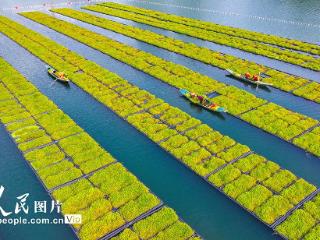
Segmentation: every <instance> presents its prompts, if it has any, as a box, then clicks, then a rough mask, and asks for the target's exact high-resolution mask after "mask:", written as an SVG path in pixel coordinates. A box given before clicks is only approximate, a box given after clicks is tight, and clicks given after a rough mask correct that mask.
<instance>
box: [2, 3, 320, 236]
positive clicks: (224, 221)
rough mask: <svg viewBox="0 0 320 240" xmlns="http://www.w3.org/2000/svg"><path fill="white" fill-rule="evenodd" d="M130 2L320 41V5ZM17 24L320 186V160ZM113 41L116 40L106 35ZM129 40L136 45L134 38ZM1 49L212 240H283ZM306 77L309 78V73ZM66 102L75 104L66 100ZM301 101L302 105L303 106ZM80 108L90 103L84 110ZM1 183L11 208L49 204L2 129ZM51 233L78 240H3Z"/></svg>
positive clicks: (26, 231) (7, 230) (9, 47)
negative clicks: (26, 197)
mask: <svg viewBox="0 0 320 240" xmlns="http://www.w3.org/2000/svg"><path fill="white" fill-rule="evenodd" d="M48 2H50V3H51V4H58V3H61V2H62V1H40V0H34V1H27V3H26V1H22V0H11V1H10V0H2V1H1V3H0V8H15V7H18V8H19V9H21V8H24V7H28V6H31V5H37V4H43V3H48ZM123 2H124V1H123ZM127 3H130V4H133V5H137V6H143V7H148V8H152V9H158V10H163V11H166V12H171V13H175V14H179V15H185V16H189V17H193V18H199V19H203V20H207V21H215V22H218V23H221V24H225V25H232V26H238V27H243V28H247V29H252V30H255V31H261V32H267V33H273V34H278V35H282V36H287V37H292V38H298V39H302V40H305V41H309V42H319V41H320V40H319V36H320V26H318V24H319V22H320V21H319V16H320V3H319V1H303V2H302V1H276V0H271V1H266V0H265V1H259V2H257V1H253V0H251V1H249V0H246V1H245V0H241V1H217V0H213V1H209V0H207V1H204V0H202V1H191V0H189V1H170V2H169V1H167V2H166V1H161V5H159V4H157V2H156V1H154V2H151V1H150V2H149V3H142V2H138V1H130V2H127ZM73 5H76V4H73ZM35 7H37V6H35ZM4 12H5V14H11V12H12V11H11V10H5V11H4ZM258 17H261V18H258ZM16 19H17V20H19V21H23V22H25V23H27V24H28V26H29V27H30V28H35V29H39V32H41V33H42V34H45V35H47V36H50V37H51V38H53V39H54V40H55V41H57V42H59V43H60V44H64V45H65V46H67V47H69V48H71V49H72V50H74V51H77V52H79V53H80V54H82V55H84V56H86V57H87V58H88V59H90V60H94V61H96V62H97V63H98V64H100V65H102V66H104V67H106V68H108V69H110V70H112V71H114V72H116V73H118V74H119V75H121V76H123V77H125V78H126V79H128V80H129V81H130V82H132V83H133V84H136V85H138V86H139V87H141V88H144V89H146V90H148V91H150V92H152V93H153V94H155V95H157V96H158V97H160V98H163V99H164V100H166V101H167V102H169V103H170V104H172V105H175V106H177V107H179V108H181V109H182V110H184V111H186V112H188V113H189V114H191V115H192V116H194V117H196V118H199V119H201V120H202V121H204V122H205V123H207V124H209V125H210V126H212V127H214V128H215V129H217V130H219V131H221V132H222V133H224V134H227V135H229V136H231V137H233V138H235V139H236V140H238V141H240V142H241V143H245V144H248V145H249V146H250V147H251V148H252V149H253V150H255V151H256V152H258V153H260V154H262V155H264V156H266V157H268V158H269V159H271V160H273V161H275V162H277V163H279V164H280V165H282V166H283V167H285V168H287V169H290V170H291V171H293V172H294V173H296V174H297V175H298V176H301V177H303V178H305V179H307V180H309V181H311V182H312V183H314V184H316V185H318V186H319V185H320V177H319V174H318V172H319V171H318V170H319V168H320V161H319V159H318V158H315V157H313V156H310V155H308V154H307V155H306V154H305V153H304V152H303V151H301V150H299V149H298V148H296V147H293V146H291V145H290V144H287V143H284V142H283V141H281V140H279V139H278V138H275V137H273V136H271V135H269V134H266V133H264V132H262V131H260V130H259V129H256V128H254V127H252V126H250V125H248V124H245V123H243V122H241V121H239V120H237V119H234V118H232V117H229V116H227V117H226V118H225V119H220V118H218V117H216V116H215V115H213V114H210V113H208V112H205V111H199V109H197V108H190V105H189V104H188V103H187V102H186V101H184V100H183V99H181V98H179V97H177V96H176V93H175V92H176V90H175V89H174V88H171V87H169V86H167V85H166V84H163V83H161V82H160V81H158V80H156V79H153V78H151V77H150V76H147V75H146V74H143V73H141V72H139V71H137V70H135V69H133V68H131V67H129V66H127V65H125V64H123V63H120V62H118V61H115V60H113V59H111V58H109V57H107V56H105V55H103V54H101V53H99V52H97V51H95V50H92V49H90V48H88V47H84V46H83V45H82V44H79V43H76V42H75V41H73V40H71V39H69V38H67V37H63V36H62V35H60V34H57V33H54V32H53V31H51V30H49V29H47V28H45V27H40V26H39V25H38V24H35V23H31V22H28V21H27V20H25V19H23V18H21V17H19V18H16ZM279 19H282V20H285V21H280V20H279ZM40 29H41V30H40ZM105 34H106V35H108V34H110V33H106V32H105ZM110 36H111V35H110ZM127 41H128V43H132V41H131V40H130V39H127ZM134 45H135V47H139V48H142V49H144V50H150V52H153V53H155V51H157V49H155V48H152V47H148V46H147V45H146V44H141V43H139V42H136V43H134ZM0 49H1V50H0V55H1V56H2V57H4V58H5V59H6V60H7V61H9V62H10V63H11V64H12V65H13V66H14V67H15V68H17V69H18V70H19V71H21V72H22V73H23V74H24V75H25V76H26V77H27V78H28V79H29V80H30V81H32V82H33V83H34V84H35V85H36V86H37V87H38V88H39V89H40V90H41V91H42V92H43V93H44V94H46V95H47V96H49V98H51V99H52V100H53V101H54V102H55V103H56V104H58V106H59V107H60V108H61V109H63V110H64V111H65V112H66V113H67V114H69V115H70V116H71V117H72V118H73V119H74V120H75V121H76V122H77V123H78V124H79V125H80V126H81V127H83V128H84V129H85V130H86V131H87V132H88V133H89V134H90V135H91V136H92V137H93V138H95V140H96V141H97V142H99V143H100V144H101V145H102V146H103V147H104V148H105V149H106V150H107V151H109V152H110V153H111V154H113V155H114V156H115V157H116V158H117V159H118V160H119V161H120V162H122V163H123V164H124V165H125V166H126V167H127V168H128V169H129V170H130V171H132V172H133V173H134V174H135V175H136V176H137V177H139V178H140V179H141V180H142V181H143V182H144V183H145V184H146V185H147V186H148V187H149V188H151V190H152V191H153V192H155V194H157V195H158V196H159V197H160V198H161V199H163V200H164V202H165V203H166V204H168V205H169V206H170V207H173V208H174V209H175V210H176V211H177V212H178V214H179V215H180V216H181V217H182V218H183V219H184V220H185V221H186V222H187V223H188V224H190V225H191V226H192V227H193V228H194V229H195V230H196V231H198V232H199V233H200V234H201V235H202V236H203V237H204V238H205V239H257V236H259V239H277V237H276V236H275V235H273V234H272V231H271V230H270V229H268V228H267V227H266V226H265V225H264V224H262V223H260V222H259V221H257V220H256V219H254V218H253V217H252V216H250V215H249V214H248V213H246V212H245V211H243V210H242V209H240V208H239V207H238V206H237V205H235V204H233V203H232V202H230V201H229V200H228V199H227V198H226V197H224V196H223V195H222V194H220V193H219V192H218V191H215V190H214V189H213V188H212V187H210V186H209V185H208V184H207V183H205V182H204V181H203V180H201V179H200V178H199V177H197V176H196V175H195V174H193V173H192V172H191V171H190V170H189V169H187V168H185V167H184V166H182V165H181V164H180V163H179V162H178V161H176V160H175V159H174V158H173V157H171V156H170V155H169V154H167V153H166V152H164V151H163V150H162V149H161V148H159V147H158V146H156V145H155V144H154V143H152V142H151V141H150V140H149V139H147V138H146V137H145V136H144V135H142V134H141V133H139V132H138V131H136V130H135V129H134V128H132V127H131V126H130V125H129V124H127V123H126V122H124V121H123V120H121V119H120V118H119V117H117V116H116V115H115V114H113V113H112V112H111V111H110V110H108V109H106V108H105V107H104V106H102V105H101V104H99V103H98V102H96V101H95V100H93V98H92V97H90V96H88V95H87V94H85V93H84V92H83V91H82V90H81V89H78V88H77V87H76V86H74V85H72V86H71V88H64V87H63V86H61V85H59V84H55V85H54V86H52V87H50V83H51V81H52V80H51V79H50V78H49V77H48V76H47V74H46V69H45V68H44V63H43V62H41V61H40V60H38V59H37V58H35V57H34V56H32V55H31V54H29V53H28V52H27V51H25V50H24V49H22V48H21V47H19V46H18V45H17V44H15V43H13V42H12V41H10V40H8V39H7V38H6V37H4V36H2V35H0ZM160 54H161V51H160ZM170 57H171V58H172V59H174V58H177V59H178V60H179V61H182V62H180V63H183V59H182V60H181V58H180V57H179V56H177V55H172V56H170ZM26 59H28V64H26ZM172 59H171V60H172ZM187 61H188V60H187V59H185V64H188V63H187ZM199 67H200V65H199ZM212 69H213V68H212ZM292 71H294V69H293V70H292ZM303 74H306V75H307V74H308V73H307V72H305V73H303ZM213 76H214V77H216V78H219V72H218V71H215V72H214V73H213ZM261 94H266V93H261ZM269 96H271V95H269ZM262 97H263V96H262ZM265 97H267V95H265ZM66 98H68V101H65V99H66ZM297 101H299V102H300V100H299V99H298V100H297ZM79 102H81V103H82V104H81V105H80V104H79ZM286 102H288V98H287V97H286V96H283V101H282V102H280V103H279V104H281V103H282V104H286ZM83 106H86V107H83ZM313 109H314V106H313V105H308V104H306V105H304V106H301V108H300V110H301V111H305V112H306V113H307V112H308V113H310V114H316V115H315V116H314V117H316V116H318V115H317V113H318V110H317V109H316V110H315V111H313ZM314 112H315V113H314ZM266 146H267V147H266ZM13 179H14V180H13ZM0 184H2V185H4V186H5V187H6V192H5V195H6V196H7V197H3V198H1V200H0V205H1V206H3V207H7V206H10V205H11V204H12V202H13V201H14V198H15V197H16V196H17V195H21V194H23V193H25V192H29V193H30V195H31V196H32V198H31V200H33V199H41V200H48V199H49V198H48V196H47V195H46V192H45V190H44V189H43V188H42V186H41V185H40V184H39V183H38V180H37V178H36V177H35V176H34V174H33V173H32V171H31V169H29V167H28V165H27V164H26V163H25V161H24V159H23V157H22V156H21V154H20V153H19V151H18V150H17V148H16V147H15V144H14V143H13V142H12V140H11V139H10V138H9V136H8V134H7V133H6V132H5V130H4V128H3V126H1V128H0ZM29 217H32V216H29ZM51 217H52V216H51ZM44 234H45V236H46V239H75V236H74V235H73V233H72V231H71V229H70V228H69V227H68V226H64V225H56V226H53V225H43V226H40V225H33V226H30V225H29V226H16V227H8V226H4V225H0V239H6V240H16V239H26V240H29V239H30V240H31V239H33V240H37V239H39V240H40V239H43V236H44Z"/></svg>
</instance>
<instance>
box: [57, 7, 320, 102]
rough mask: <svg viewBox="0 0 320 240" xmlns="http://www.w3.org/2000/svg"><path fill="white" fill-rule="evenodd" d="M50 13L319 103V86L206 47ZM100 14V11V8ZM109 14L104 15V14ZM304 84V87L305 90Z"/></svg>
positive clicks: (65, 12)
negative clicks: (260, 77) (255, 78)
mask: <svg viewBox="0 0 320 240" xmlns="http://www.w3.org/2000/svg"><path fill="white" fill-rule="evenodd" d="M92 7H94V8H95V9H96V8H99V9H100V8H102V7H98V6H90V7H88V8H89V9H91V8H92ZM52 11H53V12H56V13H59V14H62V15H65V16H68V17H72V18H75V19H78V20H80V21H84V22H87V23H90V24H93V25H96V26H99V27H102V28H105V29H108V30H111V31H114V32H118V33H121V34H124V35H126V36H129V37H132V38H135V39H138V40H141V41H144V42H146V43H149V44H152V45H155V46H157V47H161V48H164V49H167V50H169V51H173V52H176V53H179V54H182V55H185V56H188V57H191V58H194V59H196V60H199V61H201V62H204V63H207V64H211V65H213V66H216V67H219V68H222V69H232V70H234V71H238V72H240V73H244V72H248V71H249V72H251V73H252V74H256V73H258V72H265V73H267V74H268V76H267V77H265V78H264V81H266V82H270V83H273V85H274V87H277V88H279V89H281V90H283V91H289V92H290V91H293V90H294V94H295V95H297V96H301V97H304V98H306V99H309V100H312V101H315V102H319V103H320V92H319V91H317V90H318V88H319V87H320V84H319V83H316V82H311V81H309V80H307V79H304V78H301V77H297V76H293V75H290V74H286V73H283V72H280V71H277V70H275V69H271V68H268V67H266V66H262V65H258V64H256V63H254V62H250V61H246V60H243V59H240V58H237V57H234V56H231V55H227V54H222V53H220V52H216V51H213V50H211V49H208V48H204V47H199V46H197V45H195V44H191V43H187V42H183V41H180V40H177V39H174V38H170V37H166V36H164V35H160V34H157V33H154V32H151V31H148V30H142V29H139V28H137V27H133V26H129V25H124V24H121V23H117V22H115V21H111V20H108V19H106V18H101V17H97V16H94V15H90V14H88V13H84V12H80V11H76V10H73V9H69V8H62V9H54V10H52ZM101 11H103V8H102V10H101ZM104 13H106V12H104ZM111 13H112V12H111ZM111 13H110V12H107V14H111ZM308 83H310V84H308ZM306 84H308V85H307V87H305V85H306Z"/></svg>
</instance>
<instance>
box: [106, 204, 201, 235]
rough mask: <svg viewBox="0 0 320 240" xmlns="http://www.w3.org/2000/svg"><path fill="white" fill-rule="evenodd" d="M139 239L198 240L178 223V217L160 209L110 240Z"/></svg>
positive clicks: (169, 210) (183, 224)
mask: <svg viewBox="0 0 320 240" xmlns="http://www.w3.org/2000/svg"><path fill="white" fill-rule="evenodd" d="M139 239H153V240H156V239H157V240H160V239H163V240H166V239H181V240H187V239H194V240H195V239H197V240H198V239H200V238H199V237H197V236H194V234H193V231H192V229H191V228H190V227H189V226H188V225H187V224H185V223H183V222H180V221H179V218H178V216H177V215H176V214H175V212H174V211H173V210H172V209H170V208H166V207H165V208H162V209H161V210H160V211H158V212H156V213H154V214H153V215H151V216H150V217H147V218H146V219H143V220H141V221H139V222H137V223H136V224H134V225H133V227H132V229H125V230H124V231H123V232H121V233H120V234H119V235H118V236H117V237H114V238H111V240H139Z"/></svg>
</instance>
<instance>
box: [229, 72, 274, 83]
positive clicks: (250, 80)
mask: <svg viewBox="0 0 320 240" xmlns="http://www.w3.org/2000/svg"><path fill="white" fill-rule="evenodd" d="M226 70H227V72H228V73H230V74H231V75H232V76H233V77H235V78H237V79H240V80H243V81H245V82H249V83H252V84H255V85H261V86H272V85H273V84H272V83H266V82H262V81H261V80H258V81H254V80H253V79H250V78H246V77H245V75H243V74H240V73H236V72H234V71H232V70H230V69H226Z"/></svg>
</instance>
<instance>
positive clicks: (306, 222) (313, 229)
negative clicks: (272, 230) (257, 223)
mask: <svg viewBox="0 0 320 240" xmlns="http://www.w3.org/2000/svg"><path fill="white" fill-rule="evenodd" d="M319 221H320V194H318V195H316V196H315V197H314V198H313V199H311V200H309V201H306V202H305V203H304V205H303V206H302V207H301V208H299V209H297V210H295V211H293V213H292V214H291V215H290V216H289V217H288V218H287V219H286V220H285V221H284V222H282V223H281V224H280V225H278V226H277V227H276V230H277V231H278V232H279V233H280V234H281V235H282V236H284V237H286V238H288V239H306V240H313V239H318V238H319V236H320V225H319Z"/></svg>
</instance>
